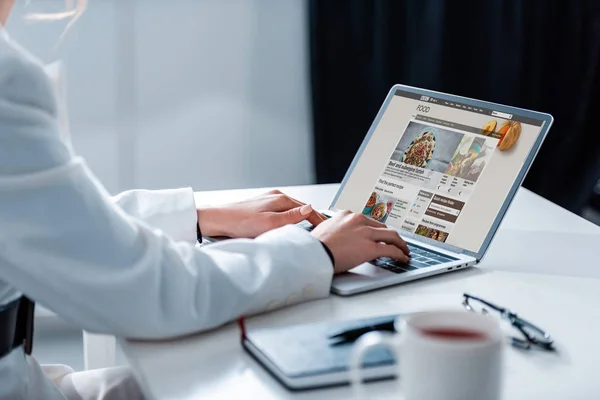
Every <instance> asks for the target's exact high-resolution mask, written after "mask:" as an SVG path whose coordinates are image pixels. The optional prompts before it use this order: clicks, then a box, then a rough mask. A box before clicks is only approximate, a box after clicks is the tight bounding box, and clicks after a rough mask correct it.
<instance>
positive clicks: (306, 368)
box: [246, 316, 395, 378]
mask: <svg viewBox="0 0 600 400" xmlns="http://www.w3.org/2000/svg"><path fill="white" fill-rule="evenodd" d="M394 317H395V316H385V317H376V318H365V319H360V320H351V321H336V322H324V323H315V324H305V325H295V326H287V327H280V328H266V329H254V330H250V331H248V333H247V336H246V337H247V339H246V340H247V341H250V342H251V343H252V344H253V345H254V347H256V349H258V350H259V351H260V352H261V353H262V354H263V355H264V356H265V357H266V358H267V359H269V360H270V361H271V363H273V364H274V365H275V366H276V367H277V368H278V369H279V370H280V372H281V373H282V374H283V375H285V376H287V377H290V378H298V377H307V376H316V375H324V374H330V373H335V372H343V371H347V370H348V364H349V359H350V354H351V349H352V343H347V344H342V345H336V346H332V343H334V342H335V341H333V340H331V339H329V337H330V336H331V335H334V334H336V333H340V332H341V331H344V330H348V329H352V328H358V327H361V326H364V325H372V324H378V323H382V322H385V321H388V320H390V319H393V318H394ZM394 363H395V358H394V355H393V354H392V352H391V351H389V350H387V349H383V348H378V349H373V350H372V351H370V352H369V353H368V354H367V355H366V356H365V358H364V363H363V367H365V368H370V367H378V366H384V365H393V364H394ZM271 372H272V371H271Z"/></svg>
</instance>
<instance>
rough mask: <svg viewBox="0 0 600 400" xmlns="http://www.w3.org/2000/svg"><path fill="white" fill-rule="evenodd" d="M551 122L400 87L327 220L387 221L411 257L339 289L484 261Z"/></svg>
mask: <svg viewBox="0 0 600 400" xmlns="http://www.w3.org/2000/svg"><path fill="white" fill-rule="evenodd" d="M552 122H553V117H552V116H551V115H549V114H544V113H540V112H535V111H529V110H524V109H520V108H515V107H509V106H504V105H500V104H494V103H490V102H486V101H481V100H475V99H469V98H465V97H460V96H455V95H451V94H446V93H439V92H434V91H431V90H426V89H419V88H414V87H409V86H404V85H395V86H394V87H392V89H391V90H390V92H389V93H388V95H387V97H386V99H385V101H384V102H383V105H382V106H381V109H380V110H379V112H378V114H377V116H376V118H375V120H374V121H373V124H372V125H371V128H370V129H369V131H368V133H367V135H366V137H365V139H364V141H363V143H362V145H361V146H360V148H359V150H358V152H357V153H356V156H355V157H354V160H353V161H352V164H351V165H350V167H349V168H348V171H347V172H346V175H345V177H344V179H343V181H342V183H341V185H340V188H339V190H338V192H337V194H336V195H335V197H334V199H333V201H332V203H331V206H330V207H329V209H328V210H324V211H323V213H324V214H325V215H328V216H333V215H335V213H336V212H337V211H340V210H351V211H353V212H356V213H362V214H364V215H365V216H367V217H368V218H372V219H374V220H377V221H379V222H382V223H385V224H386V225H387V227H389V228H392V229H395V230H396V231H398V233H399V234H400V235H401V236H402V237H403V238H404V239H405V240H406V242H407V243H408V246H409V247H410V250H411V256H412V257H411V260H410V262H409V263H408V264H405V263H400V262H398V261H395V260H393V259H389V258H380V259H377V260H373V261H371V262H369V263H364V264H362V265H360V266H358V267H356V268H354V269H352V270H351V271H349V272H348V273H346V274H342V275H338V276H336V277H335V278H334V279H333V284H332V288H331V290H332V292H333V293H335V294H338V295H344V296H345V295H353V294H357V293H361V292H366V291H369V290H374V289H378V288H382V287H386V286H391V285H396V284H399V283H404V282H408V281H413V280H416V279H421V278H425V277H428V276H432V275H437V274H443V273H447V272H452V271H457V270H459V269H463V268H467V267H471V266H474V265H476V264H477V263H479V262H480V261H481V260H482V259H483V257H484V255H485V253H486V251H487V250H488V248H489V246H490V244H491V243H492V240H493V238H494V235H495V233H496V231H497V230H498V226H499V225H500V223H501V222H502V219H503V218H504V215H505V214H506V212H507V210H508V207H509V206H510V204H511V202H512V200H513V199H514V197H515V194H516V193H517V190H518V188H519V187H520V185H521V183H522V182H523V179H524V178H525V175H526V174H527V171H528V170H529V167H530V166H531V164H532V163H533V160H534V158H535V156H536V154H537V152H538V150H539V149H540V146H541V145H542V142H543V140H544V138H545V137H546V134H547V133H548V130H549V129H550V126H551V125H552ZM302 225H303V227H304V228H305V229H308V230H311V229H312V227H311V226H310V224H308V223H303V224H302Z"/></svg>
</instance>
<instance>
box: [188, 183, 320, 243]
mask: <svg viewBox="0 0 600 400" xmlns="http://www.w3.org/2000/svg"><path fill="white" fill-rule="evenodd" d="M326 219H327V218H326V217H325V216H324V215H323V214H321V213H318V212H316V211H315V210H313V208H312V207H311V206H310V205H307V204H304V203H302V202H300V201H298V200H295V199H293V198H291V197H289V196H286V195H285V194H283V193H281V192H280V191H279V190H272V191H270V192H268V193H265V194H263V195H260V196H258V197H254V198H251V199H248V200H244V201H241V202H239V203H233V204H228V205H224V206H215V207H200V208H198V223H199V224H200V230H201V231H202V234H203V235H204V236H228V237H232V238H255V237H257V236H259V235H261V234H263V233H265V232H267V231H270V230H272V229H276V228H280V227H282V226H284V225H290V224H297V223H298V222H301V221H304V220H308V221H309V222H310V223H311V224H313V225H315V226H317V225H319V224H320V223H321V222H323V221H324V220H326Z"/></svg>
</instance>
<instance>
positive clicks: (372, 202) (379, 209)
mask: <svg viewBox="0 0 600 400" xmlns="http://www.w3.org/2000/svg"><path fill="white" fill-rule="evenodd" d="M396 200H397V199H396V198H394V197H391V196H388V195H385V194H382V193H378V192H372V193H371V196H369V200H367V203H366V204H365V207H364V208H363V212H362V213H363V214H364V215H366V216H367V217H369V218H371V219H373V220H375V221H378V222H381V223H385V221H387V219H388V217H389V215H390V212H391V211H392V208H394V204H395V203H396Z"/></svg>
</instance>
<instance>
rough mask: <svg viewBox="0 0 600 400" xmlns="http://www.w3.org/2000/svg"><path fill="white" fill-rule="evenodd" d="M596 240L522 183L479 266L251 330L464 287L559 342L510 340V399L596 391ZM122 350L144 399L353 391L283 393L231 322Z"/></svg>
mask: <svg viewBox="0 0 600 400" xmlns="http://www.w3.org/2000/svg"><path fill="white" fill-rule="evenodd" d="M336 187H337V186H336V185H325V186H306V187H293V188H288V189H287V190H285V191H286V192H287V193H289V194H290V195H292V196H294V197H297V198H299V199H302V200H304V201H308V202H311V203H312V204H313V205H314V206H315V207H316V208H326V207H327V206H328V205H329V201H330V200H331V198H332V197H333V194H334V192H335V190H336ZM262 191H264V189H262V190H243V191H226V192H207V193H200V194H198V195H197V200H198V201H199V203H202V202H204V203H212V204H214V203H219V202H223V201H233V200H236V199H240V198H245V197H248V196H250V195H253V194H255V193H260V192H262ZM594 243H597V244H600V228H598V227H596V226H595V225H593V224H590V223H588V222H587V221H585V220H583V219H581V218H579V217H577V216H576V215H574V214H571V213H569V212H567V211H565V210H563V209H561V208H559V207H557V206H555V205H553V204H552V203H549V202H547V201H546V200H544V199H542V198H540V197H538V196H536V195H534V194H532V193H531V192H529V191H527V190H521V191H520V192H519V194H518V195H517V197H516V199H515V202H514V205H513V206H512V207H511V209H510V211H509V213H508V215H507V217H506V218H505V221H504V223H503V225H502V227H501V229H500V231H499V233H498V236H497V239H496V240H495V241H494V244H493V245H492V248H491V249H490V252H489V254H488V257H486V259H485V260H484V262H483V263H482V264H481V267H480V268H472V269H468V270H464V271H459V272H454V273H450V274H446V275H442V276H439V277H434V278H429V279H425V280H421V281H418V282H413V283H408V284H404V285H399V286H396V287H391V288H387V289H385V290H380V291H377V292H372V293H367V294H363V295H358V296H354V297H350V298H342V297H336V296H331V297H330V298H328V299H324V300H320V301H315V302H311V303H306V304H302V305H298V306H295V307H293V308H287V309H283V310H279V311H276V312H274V313H271V314H265V315H261V316H258V317H254V318H252V319H250V320H249V321H248V327H249V329H252V327H265V326H279V325H288V324H297V323H305V322H315V321H323V320H332V319H333V320H342V319H351V318H360V317H367V316H375V315H385V314H391V313H405V312H411V311H416V310H422V309H431V308H440V307H444V308H448V307H452V308H460V302H461V295H462V293H463V292H465V291H468V292H471V293H473V294H477V295H480V296H482V297H484V298H486V299H489V300H492V301H495V302H497V303H499V304H501V305H505V306H508V307H512V308H513V309H514V310H516V311H518V312H519V313H520V314H521V315H523V316H524V317H525V318H529V319H531V320H532V321H533V322H534V323H537V324H538V325H540V326H541V327H542V328H544V329H547V330H548V331H549V332H550V333H551V334H553V335H554V337H555V339H556V341H557V343H558V346H559V349H560V351H559V352H557V353H554V354H550V353H548V354H546V353H541V352H536V353H523V352H518V351H516V350H513V349H511V348H509V347H507V363H506V364H507V365H506V385H505V386H506V388H505V398H506V399H542V398H543V399H590V398H597V396H599V395H600V379H598V378H600V374H598V373H597V372H596V371H597V368H598V367H597V365H598V364H597V361H598V359H599V358H600V342H599V341H598V335H599V334H600V307H598V305H599V304H600V279H597V278H600V272H598V271H597V270H598V269H600V268H598V267H597V265H598V263H597V261H596V254H595V253H596V249H595V247H594V246H593V244H594ZM529 253H533V254H534V256H527V254H529ZM569 253H573V254H572V256H574V257H577V260H585V259H587V260H590V261H588V263H587V264H584V263H581V262H578V261H577V260H576V261H575V262H571V261H570V258H569V256H567V255H566V254H569ZM516 271H519V272H516ZM541 272H544V273H541ZM122 347H123V350H124V351H125V354H126V355H127V357H128V359H129V361H130V363H131V365H132V366H133V368H134V370H135V372H136V374H137V376H138V378H139V380H140V382H141V384H142V386H143V388H144V390H145V392H146V394H147V396H148V397H149V398H150V399H205V398H206V399H218V398H223V399H234V398H245V399H261V400H267V399H285V398H290V399H291V398H293V399H321V398H330V399H336V398H349V397H350V398H351V395H352V393H351V391H350V390H349V389H348V388H335V389H327V390H320V391H309V392H299V393H292V392H288V391H287V390H286V389H284V388H283V387H282V386H281V385H280V384H279V383H278V382H277V381H275V380H274V379H273V378H272V377H271V376H270V375H269V374H268V373H267V372H265V371H264V370H263V369H262V368H261V367H260V366H259V365H258V364H257V363H256V362H255V361H254V360H253V359H252V358H250V357H249V356H248V355H247V354H246V353H245V352H244V351H243V350H242V348H241V346H240V345H239V334H238V332H237V328H236V327H234V326H232V325H228V326H225V327H223V328H221V329H218V330H216V331H213V332H208V333H205V334H201V335H196V336H193V337H189V338H186V339H181V340H178V341H171V342H161V343H149V342H130V341H125V342H123V343H122ZM397 385H398V382H397V381H388V382H381V383H375V384H371V385H370V392H371V393H372V396H373V397H372V398H389V397H391V396H392V395H393V394H394V393H395V390H396V389H397Z"/></svg>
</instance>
